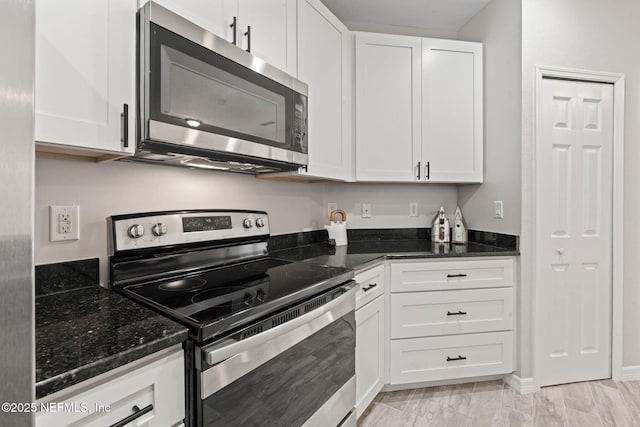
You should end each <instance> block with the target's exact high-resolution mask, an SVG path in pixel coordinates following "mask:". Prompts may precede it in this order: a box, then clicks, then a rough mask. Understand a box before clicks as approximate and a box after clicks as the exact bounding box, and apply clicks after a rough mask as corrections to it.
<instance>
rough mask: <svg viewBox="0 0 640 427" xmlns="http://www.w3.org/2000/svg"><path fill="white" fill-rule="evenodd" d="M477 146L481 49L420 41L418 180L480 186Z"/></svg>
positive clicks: (479, 46)
mask: <svg viewBox="0 0 640 427" xmlns="http://www.w3.org/2000/svg"><path fill="white" fill-rule="evenodd" d="M482 144H483V137H482V44H480V43H471V42H460V41H457V40H436V39H423V41H422V162H423V168H425V170H424V173H423V179H425V180H427V181H430V182H482V158H483V157H482V148H483V147H482Z"/></svg>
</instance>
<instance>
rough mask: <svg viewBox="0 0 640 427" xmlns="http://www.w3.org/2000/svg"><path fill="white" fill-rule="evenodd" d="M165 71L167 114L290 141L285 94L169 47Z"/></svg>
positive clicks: (162, 56)
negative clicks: (287, 129) (287, 132)
mask: <svg viewBox="0 0 640 427" xmlns="http://www.w3.org/2000/svg"><path fill="white" fill-rule="evenodd" d="M160 68H161V72H160V75H161V84H160V100H161V101H160V109H161V112H162V114H166V115H169V116H173V117H177V118H182V119H184V120H185V121H186V120H187V119H194V120H197V121H199V122H200V123H202V124H206V125H210V126H215V127H218V128H223V129H227V130H229V131H232V132H238V133H242V134H246V135H251V136H254V137H258V138H264V139H267V140H270V141H273V142H279V143H281V144H285V143H286V138H285V131H286V119H285V106H286V99H285V97H284V96H282V95H280V94H278V93H275V92H272V91H269V90H268V89H265V88H264V87H262V86H258V85H256V84H254V83H252V82H250V81H247V80H245V79H242V78H240V77H238V76H235V75H233V74H231V73H228V72H227V71H224V70H222V69H220V68H217V67H215V66H214V65H211V64H209V63H206V62H203V61H201V60H199V59H196V58H193V57H191V56H189V55H186V54H184V53H182V52H180V51H177V50H175V49H173V48H171V47H169V46H165V45H162V46H161V48H160Z"/></svg>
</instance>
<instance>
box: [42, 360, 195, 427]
mask: <svg viewBox="0 0 640 427" xmlns="http://www.w3.org/2000/svg"><path fill="white" fill-rule="evenodd" d="M163 354H164V355H163V356H162V357H158V358H154V357H153V356H151V357H147V358H145V359H141V360H139V361H136V362H133V363H131V364H130V365H128V366H125V367H122V368H118V370H117V371H118V373H117V374H115V375H114V376H113V377H110V376H109V375H108V374H107V375H105V376H103V377H97V378H95V379H92V380H88V381H87V383H88V384H87V385H86V386H83V385H82V384H78V385H77V386H74V387H73V391H71V392H69V393H65V390H62V391H61V392H58V393H56V394H53V395H50V396H46V397H45V398H43V399H41V400H39V401H38V402H37V404H38V407H39V408H40V411H39V412H37V413H36V416H35V425H36V427H39V426H42V427H56V426H69V425H74V426H83V427H84V426H87V427H89V426H96V427H97V426H110V425H113V424H117V423H118V422H120V421H122V420H124V419H126V418H127V417H129V416H132V415H134V414H135V413H137V412H144V414H143V415H141V416H139V417H137V418H135V419H134V420H132V421H131V422H129V423H127V424H126V425H127V426H137V427H140V426H145V427H155V426H158V427H167V426H179V425H181V424H182V423H183V421H184V418H185V388H184V352H183V350H182V348H176V349H175V351H171V352H167V353H163ZM47 408H50V409H49V410H47Z"/></svg>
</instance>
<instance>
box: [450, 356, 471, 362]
mask: <svg viewBox="0 0 640 427" xmlns="http://www.w3.org/2000/svg"><path fill="white" fill-rule="evenodd" d="M454 360H467V358H466V357H464V356H460V355H458V357H453V358H451V357H449V356H447V362H453V361H454Z"/></svg>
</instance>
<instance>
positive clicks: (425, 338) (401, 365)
mask: <svg viewBox="0 0 640 427" xmlns="http://www.w3.org/2000/svg"><path fill="white" fill-rule="evenodd" d="M514 268H515V267H514V259H513V258H483V259H471V258H469V259H464V258H463V259H460V258H458V259H455V260H452V259H448V260H446V259H445V260H436V261H424V260H422V261H417V262H416V261H408V262H394V263H392V264H391V266H390V279H391V283H390V284H389V288H390V294H389V295H388V297H389V319H390V323H389V335H390V337H389V338H390V339H389V342H388V343H389V353H388V354H389V356H388V357H389V361H388V369H389V371H388V372H389V382H390V384H391V385H399V384H412V383H424V382H429V381H442V380H451V379H459V378H472V377H478V376H487V375H500V374H506V373H510V372H512V371H513V318H514V302H513V284H514V280H515V277H514Z"/></svg>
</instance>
